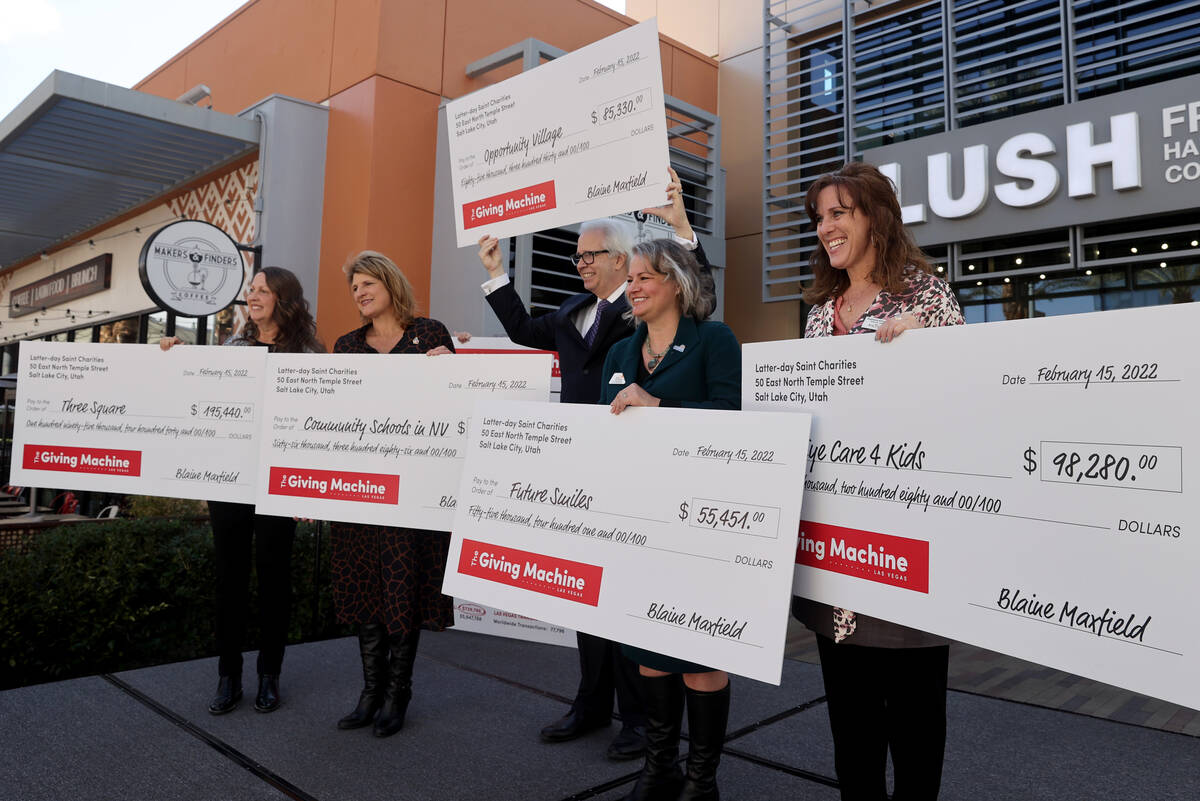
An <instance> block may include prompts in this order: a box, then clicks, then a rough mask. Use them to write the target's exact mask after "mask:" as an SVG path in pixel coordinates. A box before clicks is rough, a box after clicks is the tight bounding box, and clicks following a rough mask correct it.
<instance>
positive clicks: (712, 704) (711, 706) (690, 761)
mask: <svg viewBox="0 0 1200 801" xmlns="http://www.w3.org/2000/svg"><path fill="white" fill-rule="evenodd" d="M687 711H688V741H689V746H688V755H687V781H685V782H684V783H683V792H682V793H680V795H679V801H720V798H721V795H720V793H718V792H717V766H718V765H719V764H720V763H721V748H723V747H724V745H725V727H726V726H727V725H728V723H729V685H728V684H726V685H725V686H724V687H722V688H721V689H719V690H717V691H716V692H711V693H706V692H701V691H700V690H693V689H692V688H691V687H688V688H687Z"/></svg>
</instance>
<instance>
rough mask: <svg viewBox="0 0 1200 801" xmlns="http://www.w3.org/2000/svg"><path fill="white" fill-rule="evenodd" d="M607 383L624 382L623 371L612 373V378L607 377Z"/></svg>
mask: <svg viewBox="0 0 1200 801" xmlns="http://www.w3.org/2000/svg"><path fill="white" fill-rule="evenodd" d="M608 383H610V384H624V383H625V374H624V373H613V374H612V378H610V379H608Z"/></svg>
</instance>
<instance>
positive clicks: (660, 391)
mask: <svg viewBox="0 0 1200 801" xmlns="http://www.w3.org/2000/svg"><path fill="white" fill-rule="evenodd" d="M645 341H646V326H645V325H639V326H638V327H637V330H636V331H634V332H633V335H632V336H630V337H627V338H625V339H622V340H621V341H620V342H618V343H617V344H615V345H613V346H612V348H611V349H610V350H609V351H608V356H607V358H605V360H604V372H603V373H602V375H601V377H600V382H601V390H600V402H601V403H604V404H609V403H612V401H613V398H615V397H616V396H617V393H618V392H620V391H621V390H622V389H624V388H625V387H627V386H629V385H630V384H632V383H635V382H636V383H637V384H638V385H639V386H641V388H642V389H644V390H646V391H647V392H649V393H650V394H651V395H653V396H654V397H656V398H658V399H659V401H661V405H663V406H666V407H677V408H678V407H684V408H690V409H740V408H741V407H742V348H741V345H739V344H738V341H737V337H735V336H734V335H733V331H731V330H730V329H729V326H727V325H725V324H724V323H719V322H716V321H715V320H706V321H704V322H699V321H697V320H695V319H693V318H691V317H685V318H683V319H681V320H680V321H679V328H678V329H677V330H676V331H675V340H674V341H673V342H672V343H671V347H670V348H668V349H667V352H666V355H665V356H663V359H662V362H660V363H659V364H658V365H657V366H656V367H655V370H654V372H653V373H649V372H648V371H647V370H646V368H645V364H644V362H643V361H642V346H643V344H644V343H645ZM618 373H619V374H620V375H619V376H617V380H618V383H615V384H614V383H611V382H612V381H613V377H614V376H615V375H616V374H618ZM621 651H622V653H624V654H625V656H627V657H629V658H630V659H632V660H633V661H634V662H636V663H637V664H639V665H645V666H646V667H648V668H653V669H654V670H661V671H664V672H667V673H706V672H710V671H712V670H713V668H710V667H706V666H704V665H698V664H696V663H695V662H688V661H686V660H683V659H677V658H675V657H673V656H667V655H666V654H660V653H656V652H654V651H647V650H645V649H642V648H635V647H634V646H632V645H622V646H621Z"/></svg>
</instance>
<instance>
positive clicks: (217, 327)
mask: <svg viewBox="0 0 1200 801" xmlns="http://www.w3.org/2000/svg"><path fill="white" fill-rule="evenodd" d="M234 322H235V320H234V316H233V306H226V307H225V308H224V309H221V311H219V312H217V313H216V314H214V315H212V316H210V317H209V318H208V325H207V328H208V335H207V337H206V340H205V341H206V342H207V343H208V344H209V345H223V344H224V343H225V340H227V339H229V337H231V336H232V335H233V326H234Z"/></svg>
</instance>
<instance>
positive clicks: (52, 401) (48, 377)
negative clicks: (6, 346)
mask: <svg viewBox="0 0 1200 801" xmlns="http://www.w3.org/2000/svg"><path fill="white" fill-rule="evenodd" d="M266 357H267V349H266V348H203V347H200V348H197V347H177V348H173V349H172V350H171V351H169V352H166V353H164V352H163V351H161V350H160V349H159V347H158V346H157V345H117V344H108V345H85V344H74V343H65V342H63V343H59V342H22V343H21V362H20V370H19V373H18V379H17V404H16V406H17V408H16V414H15V424H14V427H13V451H12V453H13V458H12V471H11V473H10V477H9V481H10V482H11V483H13V484H16V485H20V486H33V487H66V488H69V489H80V490H99V491H102V492H122V493H135V494H138V495H163V496H166V497H170V498H196V499H206V500H214V501H238V502H241V503H253V501H254V480H255V472H256V467H257V463H258V437H259V424H260V422H261V417H262V392H263V374H264V371H265V367H266Z"/></svg>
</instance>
